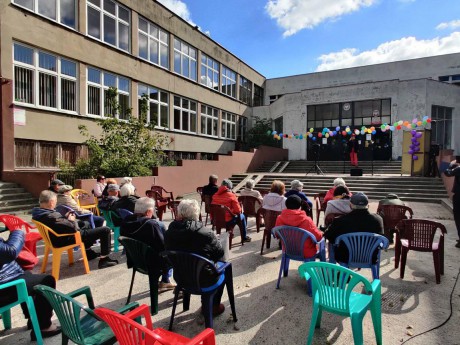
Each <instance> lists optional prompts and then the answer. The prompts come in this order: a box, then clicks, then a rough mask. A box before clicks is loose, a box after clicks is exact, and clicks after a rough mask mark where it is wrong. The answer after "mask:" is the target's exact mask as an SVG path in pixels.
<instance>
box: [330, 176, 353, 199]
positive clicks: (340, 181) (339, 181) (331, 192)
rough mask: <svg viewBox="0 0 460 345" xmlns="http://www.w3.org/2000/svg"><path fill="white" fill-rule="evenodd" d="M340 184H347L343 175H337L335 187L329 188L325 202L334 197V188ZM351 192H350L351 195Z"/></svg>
mask: <svg viewBox="0 0 460 345" xmlns="http://www.w3.org/2000/svg"><path fill="white" fill-rule="evenodd" d="M338 186H345V187H346V186H347V185H346V184H345V180H344V179H343V178H341V177H337V178H336V179H335V180H334V187H332V188H331V189H329V190H328V191H327V193H326V196H325V197H324V201H323V203H324V204H326V205H327V203H328V201H330V200H332V199H334V190H335V189H336V188H337V187H338ZM351 195H352V194H351V193H350V197H351Z"/></svg>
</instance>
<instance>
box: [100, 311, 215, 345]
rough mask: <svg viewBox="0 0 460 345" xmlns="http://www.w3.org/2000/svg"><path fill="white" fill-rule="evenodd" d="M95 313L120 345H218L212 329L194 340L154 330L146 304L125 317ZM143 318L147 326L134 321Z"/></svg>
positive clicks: (108, 312) (161, 329)
mask: <svg viewBox="0 0 460 345" xmlns="http://www.w3.org/2000/svg"><path fill="white" fill-rule="evenodd" d="M94 312H95V313H96V314H97V315H98V316H99V317H100V318H101V319H102V320H104V321H105V322H106V323H107V324H108V325H109V326H110V328H111V329H112V331H113V333H114V334H115V337H116V338H117V341H118V343H119V344H120V345H173V344H174V345H181V344H184V345H185V344H187V345H195V344H196V345H198V344H201V345H215V344H216V336H215V334H214V330H213V329H211V328H207V329H205V330H204V331H203V332H201V333H200V334H198V335H197V336H195V337H193V338H192V339H189V338H186V337H184V336H182V335H180V334H177V333H174V332H170V331H167V330H165V329H163V328H155V329H153V324H152V319H151V317H150V314H149V307H148V306H147V305H145V304H143V305H141V306H139V307H137V308H136V309H134V310H132V311H131V312H129V313H127V314H125V315H122V314H119V313H117V312H116V311H113V310H110V309H107V308H97V309H95V310H94ZM142 316H143V317H144V318H145V324H146V325H145V326H143V325H141V324H139V323H137V322H136V321H134V319H137V318H140V317H142Z"/></svg>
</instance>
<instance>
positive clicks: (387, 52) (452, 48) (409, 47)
mask: <svg viewBox="0 0 460 345" xmlns="http://www.w3.org/2000/svg"><path fill="white" fill-rule="evenodd" d="M458 52H460V32H453V33H451V34H450V35H449V36H446V37H436V38H433V39H432V40H417V39H416V38H415V37H404V38H401V39H399V40H395V41H390V42H385V43H382V44H381V45H379V46H378V47H377V48H375V49H372V50H367V51H363V52H359V50H358V49H355V48H347V49H343V50H341V51H339V52H332V53H329V54H324V55H321V56H320V57H319V59H318V60H320V62H321V63H320V64H319V65H318V67H317V68H316V71H318V72H319V71H327V70H334V69H340V68H348V67H355V66H364V65H373V64H378V63H384V62H390V61H400V60H407V59H414V58H421V57H426V56H433V55H442V54H450V53H458Z"/></svg>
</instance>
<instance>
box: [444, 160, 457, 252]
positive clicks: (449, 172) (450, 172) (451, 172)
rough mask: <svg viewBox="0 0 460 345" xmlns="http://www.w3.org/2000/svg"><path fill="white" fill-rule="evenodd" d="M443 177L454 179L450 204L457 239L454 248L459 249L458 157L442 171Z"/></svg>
mask: <svg viewBox="0 0 460 345" xmlns="http://www.w3.org/2000/svg"><path fill="white" fill-rule="evenodd" d="M444 175H446V176H448V177H454V186H453V187H452V193H454V195H453V196H452V204H453V206H454V220H455V226H456V227H457V234H458V238H459V239H458V240H457V244H456V245H455V247H457V248H460V156H456V157H455V160H454V161H452V162H451V163H450V164H449V167H448V168H447V169H446V170H445V171H444Z"/></svg>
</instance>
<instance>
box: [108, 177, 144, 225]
mask: <svg viewBox="0 0 460 345" xmlns="http://www.w3.org/2000/svg"><path fill="white" fill-rule="evenodd" d="M135 192H136V188H135V187H134V186H133V185H132V184H131V183H125V184H124V185H123V186H121V187H120V199H118V200H117V201H115V202H114V203H113V204H112V211H116V210H118V209H119V208H123V209H125V210H128V211H130V212H133V213H134V206H135V205H136V202H137V200H138V199H139V197H138V196H136V195H134V194H135ZM113 223H114V225H116V226H120V225H121V219H117V218H114V219H113Z"/></svg>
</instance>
